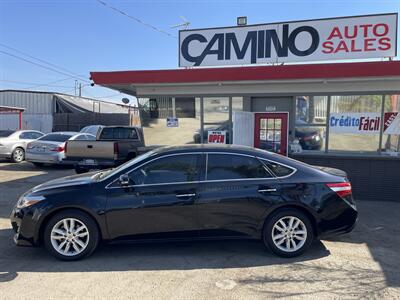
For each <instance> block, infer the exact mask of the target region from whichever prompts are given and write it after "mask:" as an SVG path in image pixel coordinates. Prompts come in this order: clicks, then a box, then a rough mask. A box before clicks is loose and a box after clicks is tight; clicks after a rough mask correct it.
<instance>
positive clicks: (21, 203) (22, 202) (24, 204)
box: [17, 196, 46, 208]
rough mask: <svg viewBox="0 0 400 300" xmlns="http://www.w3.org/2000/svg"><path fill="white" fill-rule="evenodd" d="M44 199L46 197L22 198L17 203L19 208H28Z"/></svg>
mask: <svg viewBox="0 0 400 300" xmlns="http://www.w3.org/2000/svg"><path fill="white" fill-rule="evenodd" d="M44 199H46V198H45V197H44V196H22V197H21V198H19V200H18V202H17V208H24V207H28V206H31V205H33V204H35V203H38V202H39V201H42V200H44Z"/></svg>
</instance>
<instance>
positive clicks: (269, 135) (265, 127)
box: [254, 113, 288, 155]
mask: <svg viewBox="0 0 400 300" xmlns="http://www.w3.org/2000/svg"><path fill="white" fill-rule="evenodd" d="M254 120H255V124H254V125H255V126H254V147H256V148H260V149H264V150H267V151H272V152H276V153H279V154H282V155H287V148H288V114H287V113H256V114H255V118H254Z"/></svg>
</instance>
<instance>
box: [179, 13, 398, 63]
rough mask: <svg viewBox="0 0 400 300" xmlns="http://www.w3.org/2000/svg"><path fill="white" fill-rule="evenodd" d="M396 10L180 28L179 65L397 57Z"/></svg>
mask: <svg viewBox="0 0 400 300" xmlns="http://www.w3.org/2000/svg"><path fill="white" fill-rule="evenodd" d="M396 48H397V14H396V13H393V14H380V15H368V16H356V17H344V18H332V19H319V20H308V21H296V22H286V23H273V24H260V25H251V26H238V27H223V28H209V29H195V30H181V31H180V32H179V66H181V67H191V66H222V65H243V64H265V63H283V62H285V63H286V62H305V61H323V60H343V59H366V58H382V57H394V56H396Z"/></svg>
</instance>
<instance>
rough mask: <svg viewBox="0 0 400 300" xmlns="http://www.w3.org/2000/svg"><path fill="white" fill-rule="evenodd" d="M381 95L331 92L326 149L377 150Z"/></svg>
mask: <svg viewBox="0 0 400 300" xmlns="http://www.w3.org/2000/svg"><path fill="white" fill-rule="evenodd" d="M381 106H382V96H381V95H351V96H332V97H331V107H330V115H329V121H328V126H329V145H328V148H329V151H331V152H333V151H353V152H377V151H378V148H379V135H380V126H381V125H380V123H381V121H380V118H381Z"/></svg>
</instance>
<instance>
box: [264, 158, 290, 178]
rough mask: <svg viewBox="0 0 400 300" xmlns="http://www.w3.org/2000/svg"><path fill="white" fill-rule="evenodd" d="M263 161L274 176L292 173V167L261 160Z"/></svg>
mask: <svg viewBox="0 0 400 300" xmlns="http://www.w3.org/2000/svg"><path fill="white" fill-rule="evenodd" d="M263 163H264V164H265V165H266V166H267V167H268V169H270V170H271V172H272V173H273V174H275V176H276V177H284V176H288V175H290V174H292V173H294V170H293V169H292V168H289V167H286V166H283V165H281V164H278V163H276V162H273V161H269V160H263Z"/></svg>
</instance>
